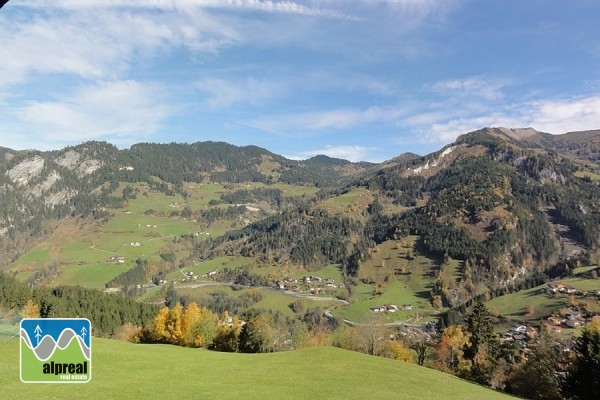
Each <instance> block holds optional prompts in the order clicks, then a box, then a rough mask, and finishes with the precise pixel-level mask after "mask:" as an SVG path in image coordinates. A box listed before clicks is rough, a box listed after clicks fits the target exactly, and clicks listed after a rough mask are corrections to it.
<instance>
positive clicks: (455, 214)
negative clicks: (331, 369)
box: [0, 128, 600, 398]
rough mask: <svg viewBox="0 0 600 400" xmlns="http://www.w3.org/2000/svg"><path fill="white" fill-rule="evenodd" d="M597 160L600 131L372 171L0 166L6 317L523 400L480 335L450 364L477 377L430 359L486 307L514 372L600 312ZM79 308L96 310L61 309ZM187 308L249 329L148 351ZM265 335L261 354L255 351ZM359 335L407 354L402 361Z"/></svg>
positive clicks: (304, 165) (149, 150) (528, 135)
mask: <svg viewBox="0 0 600 400" xmlns="http://www.w3.org/2000/svg"><path fill="white" fill-rule="evenodd" d="M599 162H600V130H596V131H586V132H570V133H565V134H562V135H551V134H546V133H543V132H538V131H536V130H534V129H531V128H526V129H508V128H484V129H481V130H479V131H475V132H470V133H466V134H463V135H461V136H459V137H458V138H457V140H456V141H455V142H454V143H451V144H449V145H447V146H445V147H443V148H442V149H440V150H439V151H437V152H435V153H432V154H428V155H425V156H420V155H417V154H408V153H407V154H402V155H399V156H398V157H395V158H393V159H391V160H388V161H386V162H383V163H379V164H375V163H368V162H359V163H353V162H349V161H346V160H341V159H335V158H330V157H327V156H316V157H313V158H310V159H307V160H302V161H296V160H290V159H286V158H285V157H282V156H280V155H277V154H273V153H271V152H269V151H268V150H265V149H263V148H259V147H255V146H247V147H237V146H233V145H230V144H226V143H222V142H197V143H193V144H182V143H170V144H155V143H140V144H135V145H133V146H131V147H130V148H129V149H122V150H120V149H117V148H116V147H115V146H113V145H111V144H109V143H105V142H85V143H82V144H80V145H78V146H74V147H68V148H65V149H62V150H58V151H48V152H41V151H35V150H27V151H16V150H12V149H8V148H0V254H1V257H0V281H2V282H4V283H3V285H2V286H1V287H0V305H2V306H3V307H4V308H3V312H4V313H5V314H7V311H6V310H8V309H9V308H27V307H30V308H31V307H33V308H34V309H35V307H38V308H39V310H38V311H39V313H40V315H41V316H42V317H52V316H61V317H70V316H85V317H87V318H89V319H90V320H91V321H92V326H94V329H95V335H96V336H104V337H117V336H119V335H121V336H122V335H126V334H127V335H129V333H131V331H127V330H126V329H125V328H124V327H129V329H131V330H133V331H135V332H136V334H135V335H137V336H136V340H139V341H155V342H156V341H158V342H161V343H174V344H183V345H191V347H208V348H213V349H217V350H219V349H221V350H225V351H242V352H271V351H277V350H287V349H291V348H301V347H306V346H310V345H320V344H331V343H333V344H335V345H337V346H338V347H342V348H346V349H353V350H359V351H363V352H365V353H369V354H374V355H386V354H388V355H389V354H392V356H391V358H399V359H403V357H405V358H406V359H407V360H408V359H411V360H412V359H414V360H415V361H416V362H417V363H419V364H421V365H423V364H425V365H429V366H433V367H435V368H437V369H441V370H443V371H445V372H450V373H454V374H456V375H459V376H462V377H466V378H468V379H471V380H473V381H476V382H479V383H484V384H487V385H491V386H494V387H496V388H501V389H502V388H504V389H507V390H512V391H513V392H515V393H517V394H523V392H519V389H518V381H514V380H513V381H512V386H506V383H497V382H500V380H499V379H500V378H498V376H499V375H498V369H495V368H492V367H489V366H488V367H489V368H488V367H486V366H485V365H484V364H481V365H480V364H477V363H478V362H479V361H477V355H478V354H480V353H479V352H478V351H482V350H481V349H482V348H483V347H480V349H477V344H476V340H479V341H480V342H479V344H481V343H483V339H482V338H477V337H476V335H475V333H474V332H470V331H469V332H470V333H471V336H470V341H469V342H464V343H462V344H463V345H462V346H459V347H460V348H461V353H460V354H462V349H463V348H464V349H467V350H465V354H464V359H465V360H466V361H469V362H471V363H472V364H469V366H470V365H473V366H477V368H479V369H476V368H475V367H472V368H471V367H469V366H467V365H466V364H460V360H459V356H458V355H457V356H456V362H455V358H454V357H453V358H452V361H447V362H446V361H444V360H442V361H440V357H442V356H440V355H439V354H441V353H439V351H438V350H437V349H438V348H437V347H435V346H437V344H436V345H435V346H434V344H433V343H434V342H436V341H438V340H439V337H440V335H441V332H442V331H443V329H444V328H446V327H448V326H457V325H460V324H462V323H465V321H466V324H467V325H466V326H467V327H466V328H464V329H465V332H467V331H468V326H469V323H470V322H472V318H473V317H472V312H473V309H475V312H477V309H478V307H484V308H485V310H484V311H485V313H487V314H486V315H488V316H489V321H491V323H492V324H493V331H494V334H495V335H496V336H497V337H498V338H499V340H501V342H502V343H503V345H502V346H508V345H507V344H506V345H505V343H507V342H510V346H512V347H510V346H509V347H510V348H509V349H508V350H506V348H504V350H497V352H496V353H495V354H496V356H495V357H496V359H500V358H502V359H503V360H505V361H504V363H505V364H504V367H503V368H505V372H506V371H510V370H511V365H514V364H515V363H516V362H517V360H518V356H519V355H520V354H523V351H524V350H523V349H526V348H527V343H528V341H530V340H532V339H531V338H532V337H533V336H534V335H533V334H531V335H530V334H529V332H530V331H537V332H539V331H540V330H542V329H543V328H544V327H552V328H548V330H549V331H552V332H553V333H556V334H557V335H558V336H559V337H561V338H563V339H565V338H566V339H568V338H570V337H572V336H574V335H577V334H579V332H580V331H581V329H582V328H583V327H584V326H586V325H587V324H589V323H590V321H592V320H593V317H594V316H595V315H597V314H598V313H600V303H599V297H600V280H598V279H597V277H598V268H597V264H598V257H599V255H600V253H599V252H598V244H599V242H600V202H599V200H600V164H599ZM3 287H4V289H3ZM102 291H104V292H106V293H102ZM32 293H33V294H32ZM82 297H90V298H94V299H95V300H94V302H95V303H94V304H95V305H89V304H88V305H86V304H83V303H82V302H79V304H78V305H71V303H72V302H73V301H72V300H73V299H79V298H82ZM105 297H106V298H110V300H104V298H105ZM28 300H29V303H28ZM113 303H114V304H113ZM99 304H103V306H101V307H100V306H99ZM118 304H120V305H123V304H126V305H127V310H126V311H119V310H118V307H120V306H119V305H118ZM190 304H197V305H198V307H199V309H200V310H201V311H200V312H201V313H202V312H206V313H209V312H210V315H214V316H215V318H219V320H220V321H222V320H223V319H222V318H226V319H225V321H226V323H228V324H229V326H232V325H233V326H235V325H236V324H240V326H241V325H243V324H245V326H247V327H248V328H246V327H245V328H242V330H241V333H239V332H238V333H237V334H238V335H240V336H237V337H236V340H237V342H236V344H235V345H232V346H231V347H227V343H226V341H225V338H221V339H222V340H223V341H222V342H218V341H216V339H215V338H218V337H219V333H218V332H217V331H218V324H216V325H215V326H217V328H215V329H216V331H214V332H212V333H211V334H210V335H209V334H208V333H206V332H204V331H203V332H204V333H203V335H204V336H202V337H200V336H194V335H192V336H193V337H191V339H190V338H188V339H189V341H187V342H186V340H187V339H183V338H182V339H181V340H179V339H177V340H172V341H169V340H166V339H164V340H163V339H157V336H152V335H153V334H156V332H157V330H156V329H157V328H156V326H157V324H158V323H159V322H157V321H158V319H159V317H160V316H161V313H163V315H162V317H164V318H167V319H168V318H175V319H176V317H174V314H173V310H174V309H175V308H177V307H178V310H179V311H176V313H177V312H178V313H180V315H183V317H182V318H184V320H185V315H187V314H186V313H187V310H188V309H189V308H190ZM164 305H167V306H168V307H169V308H166V310H167V311H165V312H162V311H160V308H161V307H163V306H164ZM111 307H112V308H111ZM113 308H114V309H113ZM111 310H112V311H111ZM169 310H171V311H169ZM480 311H481V310H480ZM182 313H183V314H182ZM190 313H191V312H190ZM7 315H8V314H7ZM157 315H158V316H157ZM207 315H209V314H207ZM265 315H268V318H267V317H265ZM574 315H575V317H573V316H574ZM223 316H225V317H223ZM571 317H573V318H571ZM5 318H8V317H7V316H6V315H5ZM227 318H228V319H227ZM261 318H262V319H261ZM240 321H241V322H240ZM486 321H487V320H486ZM152 324H154V329H155V331H154V333H153V332H152V331H151V330H152V328H144V327H146V326H150V325H152ZM251 324H255V327H256V329H255V331H254V332H253V331H252V329H251ZM261 324H263V325H262V326H263V327H264V326H268V327H269V329H270V331H271V332H272V336H270V337H269V338H268V339H265V338H260V339H256V337H255V336H252V335H253V334H257V333H256V332H263V333H264V332H265V329H262V330H261V329H259V327H260V326H261ZM167 325H168V324H165V326H167ZM369 327H371V328H372V327H386V328H390V329H393V330H394V333H393V334H392V337H394V338H399V339H402V338H403V337H404V338H406V337H411V338H412V339H411V340H408V341H405V342H402V340H398V343H404V344H405V347H406V348H405V349H404V350H406V352H407V353H406V354H405V353H402V350H403V348H402V344H399V345H398V346H400V348H398V347H395V348H394V347H389V346H388V347H385V346H384V344H382V341H384V340H383V339H382V333H381V331H377V332H374V330H373V329H371V330H369V329H368V328H369ZM136 329H137V330H136ZM124 332H125V333H124ZM127 332H129V333H127ZM455 333H456V332H455ZM135 335H134V336H135ZM145 335H146V336H145ZM211 335H212V336H211ZM359 336H360V337H361V339H360V340H359ZM130 337H131V335H129V338H130ZM453 337H454V338H457V337H459V335H458V334H455V335H454V336H453ZM509 337H510V340H508V339H509ZM199 338H200V339H199ZM369 338H371V340H368V339H369ZM505 339H506V340H505ZM219 346H222V347H219ZM472 347H475V348H474V349H473V348H472ZM434 348H435V349H436V350H432V349H434ZM507 348H508V347H507ZM394 349H396V350H394ZM489 349H491V347H490V348H488V350H489ZM495 351H496V350H495ZM386 352H387V353H386ZM469 352H474V353H473V354H469ZM408 353H410V354H408ZM490 353H491V350H490ZM403 354H405V356H403ZM453 354H454V353H453ZM457 354H458V353H457ZM500 354H502V356H500ZM486 368H487V369H486ZM467 369H468V371H467ZM507 374H508V372H507ZM494 379H496V380H497V381H495V380H494ZM514 379H516V378H514ZM505 381H506V379H505ZM505 381H502V382H505ZM515 382H516V383H515ZM511 388H512V389H511ZM549 398H550V397H549Z"/></svg>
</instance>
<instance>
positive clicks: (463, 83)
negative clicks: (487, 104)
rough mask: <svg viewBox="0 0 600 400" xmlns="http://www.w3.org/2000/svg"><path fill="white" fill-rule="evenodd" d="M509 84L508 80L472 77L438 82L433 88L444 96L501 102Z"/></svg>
mask: <svg viewBox="0 0 600 400" xmlns="http://www.w3.org/2000/svg"><path fill="white" fill-rule="evenodd" d="M509 83H510V82H509V81H506V80H497V79H496V80H490V79H484V78H480V77H470V78H465V79H454V80H446V81H440V82H436V83H435V84H433V86H432V88H433V90H434V91H436V92H438V93H440V94H444V95H451V96H465V97H471V98H483V99H485V100H500V99H502V98H504V93H503V92H502V89H503V88H504V87H506V86H507V85H508V84H509Z"/></svg>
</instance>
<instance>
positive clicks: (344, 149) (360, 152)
mask: <svg viewBox="0 0 600 400" xmlns="http://www.w3.org/2000/svg"><path fill="white" fill-rule="evenodd" d="M376 150H377V149H376V148H374V147H366V146H353V145H341V146H331V145H328V146H325V147H323V148H320V149H315V150H308V151H303V152H300V153H296V154H292V155H288V156H286V157H287V158H290V159H293V160H305V159H307V158H310V157H314V156H317V155H326V156H329V157H334V158H342V159H344V160H348V161H352V162H358V161H365V160H370V161H374V162H375V160H374V159H373V153H374V151H376ZM377 161H382V160H377Z"/></svg>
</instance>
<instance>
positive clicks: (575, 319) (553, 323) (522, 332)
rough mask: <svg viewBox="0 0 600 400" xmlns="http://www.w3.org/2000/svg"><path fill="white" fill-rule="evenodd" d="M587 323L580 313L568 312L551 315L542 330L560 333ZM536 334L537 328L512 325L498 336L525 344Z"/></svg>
mask: <svg viewBox="0 0 600 400" xmlns="http://www.w3.org/2000/svg"><path fill="white" fill-rule="evenodd" d="M588 321H589V318H588V317H586V316H585V315H584V314H583V313H582V312H580V311H577V310H573V309H571V310H569V312H568V313H566V314H564V315H560V316H556V315H552V316H550V317H548V318H546V321H545V322H544V328H545V329H546V330H547V331H549V332H551V333H557V334H558V333H561V332H562V330H563V329H564V328H579V327H581V326H584V325H585V324H586V323H587V322H588ZM537 334H538V331H537V328H535V327H533V326H530V325H513V326H512V327H511V328H510V329H509V330H507V331H506V332H504V333H502V334H500V339H501V340H503V341H506V340H514V341H516V342H522V343H526V342H528V341H529V340H530V339H532V338H534V337H536V335H537Z"/></svg>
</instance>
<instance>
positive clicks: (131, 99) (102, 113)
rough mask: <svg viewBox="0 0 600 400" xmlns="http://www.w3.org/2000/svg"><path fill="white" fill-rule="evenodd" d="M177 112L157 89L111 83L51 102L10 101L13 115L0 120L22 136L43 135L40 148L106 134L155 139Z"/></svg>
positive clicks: (6, 128) (4, 128)
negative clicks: (169, 118) (166, 120)
mask: <svg viewBox="0 0 600 400" xmlns="http://www.w3.org/2000/svg"><path fill="white" fill-rule="evenodd" d="M161 100H163V102H161ZM176 111H177V110H175V109H173V108H172V107H170V106H168V105H167V102H166V101H164V99H162V98H161V90H160V88H159V87H153V86H148V85H144V84H142V83H140V82H136V81H111V82H103V83H99V84H94V85H90V86H85V87H82V88H79V89H77V90H76V91H74V92H73V93H65V94H62V95H60V96H58V97H57V98H56V99H55V100H51V101H28V102H26V103H25V104H22V105H12V106H11V107H10V108H9V109H8V110H6V113H5V114H6V115H10V116H12V118H9V119H4V120H3V122H0V130H1V131H3V132H7V131H8V132H10V131H11V130H13V129H15V128H18V129H19V131H20V132H22V134H29V135H36V136H39V137H40V138H43V139H40V140H39V142H38V146H39V148H57V145H65V144H68V143H73V142H75V143H77V142H81V141H85V140H90V139H103V138H104V139H109V138H110V140H111V141H114V142H121V141H123V140H125V141H131V140H132V139H136V140H140V139H144V138H149V137H151V136H152V135H153V134H154V133H156V132H157V131H158V129H159V127H160V126H161V123H162V122H163V121H164V119H166V118H167V117H169V116H170V115H172V113H174V112H176ZM15 135H17V134H15ZM17 136H18V135H17ZM117 144H118V143H117Z"/></svg>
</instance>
